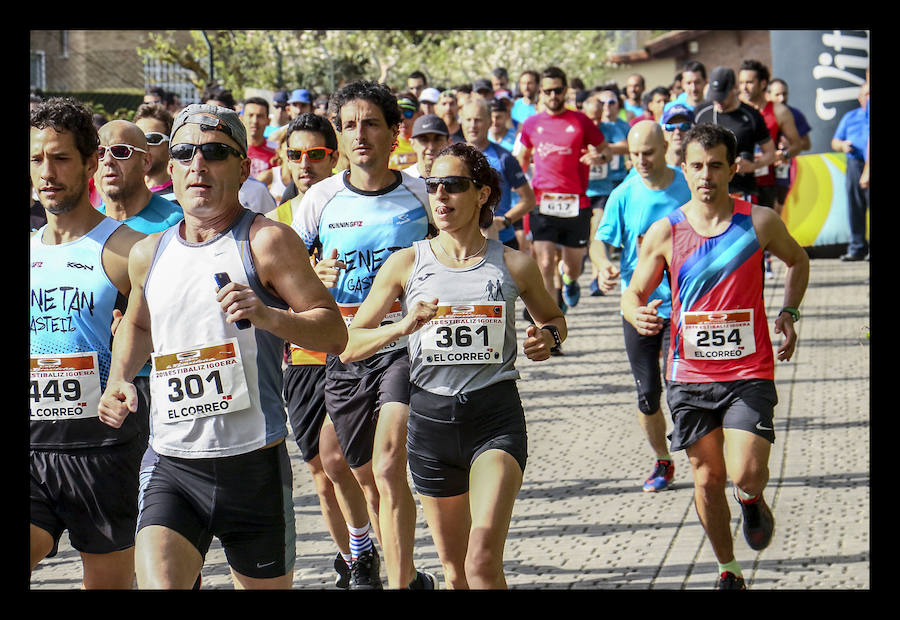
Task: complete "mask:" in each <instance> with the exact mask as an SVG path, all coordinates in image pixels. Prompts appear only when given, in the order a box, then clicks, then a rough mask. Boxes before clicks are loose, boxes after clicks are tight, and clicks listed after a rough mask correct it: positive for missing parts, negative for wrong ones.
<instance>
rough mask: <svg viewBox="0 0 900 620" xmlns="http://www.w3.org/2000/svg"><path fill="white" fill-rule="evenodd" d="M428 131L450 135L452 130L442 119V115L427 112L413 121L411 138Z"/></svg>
mask: <svg viewBox="0 0 900 620" xmlns="http://www.w3.org/2000/svg"><path fill="white" fill-rule="evenodd" d="M426 133H438V134H441V135H442V136H449V135H450V131H449V130H448V129H447V123H445V122H444V121H443V120H441V117H440V116H437V115H435V114H425V115H422V116H420V117H419V118H417V119H416V122H415V123H413V130H412V135H411V136H410V138H417V137H418V136H421V135H424V134H426Z"/></svg>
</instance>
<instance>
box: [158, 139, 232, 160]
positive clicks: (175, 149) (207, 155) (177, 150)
mask: <svg viewBox="0 0 900 620" xmlns="http://www.w3.org/2000/svg"><path fill="white" fill-rule="evenodd" d="M197 149H200V152H201V153H203V158H204V159H207V160H209V161H222V160H224V159H227V158H228V156H229V155H234V156H235V157H237V158H238V159H243V158H244V154H243V153H241V152H240V151H239V150H237V149H236V148H234V147H232V146H229V145H227V144H224V143H222V142H207V143H205V144H187V143H184V142H182V143H179V144H173V145H172V147H171V148H170V149H169V155H170V156H171V157H172V159H174V160H175V161H180V162H189V161H192V160H193V159H194V155H195V154H196V152H197Z"/></svg>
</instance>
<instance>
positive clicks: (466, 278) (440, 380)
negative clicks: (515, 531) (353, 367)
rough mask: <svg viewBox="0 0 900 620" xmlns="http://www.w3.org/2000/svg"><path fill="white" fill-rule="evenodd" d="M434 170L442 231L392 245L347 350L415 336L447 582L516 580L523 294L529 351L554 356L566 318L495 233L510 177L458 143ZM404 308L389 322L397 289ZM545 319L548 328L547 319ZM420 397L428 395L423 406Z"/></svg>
mask: <svg viewBox="0 0 900 620" xmlns="http://www.w3.org/2000/svg"><path fill="white" fill-rule="evenodd" d="M431 174H432V176H431V177H428V178H427V179H426V185H427V187H428V191H429V202H430V206H431V210H432V213H433V215H434V223H435V226H436V227H437V230H438V235H437V236H436V237H434V238H432V239H426V240H424V241H420V242H417V243H416V244H414V245H413V247H410V248H406V249H403V250H399V251H397V252H395V253H394V254H392V255H391V256H390V257H389V258H388V260H387V261H386V262H385V264H384V265H383V266H382V267H381V270H380V271H379V272H378V275H377V277H376V278H375V281H374V283H373V285H372V289H371V291H370V293H369V295H368V296H367V297H366V300H365V302H363V304H362V306H360V308H359V311H358V312H357V314H356V317H355V318H354V319H353V322H352V324H351V325H350V328H349V335H350V336H349V343H348V345H347V348H346V349H345V351H344V353H343V354H342V355H341V359H342V360H343V361H355V360H359V359H365V358H366V357H368V356H370V355H372V354H373V353H375V352H376V351H378V350H379V349H380V348H381V347H382V346H384V345H386V344H388V343H390V342H393V341H395V340H397V339H398V338H399V337H401V336H409V345H408V346H409V352H410V377H411V382H412V386H411V390H412V393H411V398H410V422H409V439H408V451H409V463H410V471H411V472H412V476H413V481H414V484H415V486H416V490H417V492H418V493H419V497H420V501H421V503H422V507H423V509H424V512H425V518H426V520H427V522H428V527H429V529H430V530H431V533H432V536H433V538H434V542H435V545H436V547H437V550H438V554H439V556H440V560H441V564H442V566H443V570H444V579H445V581H446V582H447V586H448V587H450V588H453V589H461V588H505V587H506V579H505V576H504V572H503V549H504V546H505V543H506V535H507V532H508V530H509V522H510V518H511V516H512V511H513V504H514V502H515V498H516V495H517V494H518V492H519V488H520V487H521V484H522V475H523V471H524V468H525V460H526V452H527V449H526V448H527V446H526V438H525V418H524V412H523V411H522V406H521V401H520V400H519V397H518V391H517V390H516V388H515V380H516V379H518V378H519V375H518V372H517V371H516V370H515V366H514V361H515V357H516V334H515V300H516V298H517V297H520V298H521V299H522V300H523V301H524V302H525V306H526V307H527V309H528V312H529V313H530V314H531V316H532V317H533V318H534V320H535V322H536V324H537V325H530V326H529V327H528V328H527V330H526V338H525V340H524V343H523V352H524V354H525V355H526V356H527V357H528V358H529V359H531V360H533V361H541V360H546V359H549V358H550V349H551V348H552V347H554V346H556V344H558V343H559V342H561V341H562V340H564V339H565V337H566V322H565V318H564V316H563V315H562V313H561V311H560V309H559V306H557V304H556V302H555V300H553V299H552V298H551V297H550V295H549V294H548V293H547V290H546V288H545V287H544V284H543V280H542V278H541V274H540V271H539V269H538V267H537V264H536V263H535V262H534V260H533V259H532V258H531V257H530V256H528V255H526V254H523V253H521V252H518V251H516V250H513V249H511V248H508V247H504V246H503V245H502V244H501V243H500V242H498V241H492V240H488V239H486V238H485V236H484V235H483V234H482V230H481V227H480V222H481V221H484V222H486V223H488V224H489V223H490V222H491V221H492V217H493V206H494V205H496V204H497V202H498V201H499V198H500V196H499V194H500V189H499V179H498V177H497V173H496V172H495V171H494V170H493V169H492V168H491V167H490V164H489V163H488V161H487V159H486V158H485V157H484V156H483V155H482V154H481V153H480V152H479V151H478V150H477V149H475V148H474V147H471V146H469V145H466V144H453V145H450V146H448V147H447V148H445V149H444V150H443V151H442V152H441V153H440V154H439V155H438V157H437V159H435V161H434V165H433V166H432V170H431ZM397 298H400V299H402V300H403V304H404V310H405V316H404V318H403V319H402V320H401V321H399V322H397V323H388V324H385V325H381V321H382V319H383V318H384V317H385V315H386V314H387V312H388V311H389V310H390V307H391V304H392V303H393V301H394V300H396V299H397ZM538 326H539V327H538ZM417 404H418V406H417Z"/></svg>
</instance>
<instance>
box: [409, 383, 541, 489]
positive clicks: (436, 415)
mask: <svg viewBox="0 0 900 620" xmlns="http://www.w3.org/2000/svg"><path fill="white" fill-rule="evenodd" d="M411 390H412V391H411V393H410V402H409V426H408V432H407V439H406V449H407V453H408V454H409V470H410V473H411V474H412V480H413V484H414V485H415V487H416V491H417V492H418V493H420V494H422V495H427V496H429V497H452V496H454V495H461V494H463V493H465V492H467V491H468V490H469V469H470V468H471V467H472V463H473V462H474V461H475V459H476V458H477V457H478V456H479V455H480V454H482V453H483V452H485V451H486V450H495V449H496V450H503V451H504V452H506V453H508V454H510V455H511V456H512V457H513V458H514V459H516V461H517V462H518V463H519V467H521V468H522V471H523V472H524V471H525V463H526V461H527V459H528V437H527V434H526V432H525V412H524V410H523V409H522V401H521V400H520V398H519V391H518V388H517V387H516V382H515V381H502V382H500V383H496V384H494V385H491V386H488V387H486V388H483V389H480V390H475V391H473V392H469V393H465V394H458V395H457V396H440V395H438V394H433V393H431V392H428V391H426V390H423V389H421V388H419V387H417V386H412V388H411Z"/></svg>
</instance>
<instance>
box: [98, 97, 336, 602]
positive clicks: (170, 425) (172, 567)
mask: <svg viewBox="0 0 900 620" xmlns="http://www.w3.org/2000/svg"><path fill="white" fill-rule="evenodd" d="M170 144H171V145H172V146H171V147H170V155H171V157H172V159H171V160H170V162H169V172H170V174H171V176H172V180H173V186H174V189H175V193H176V196H177V198H178V202H179V203H180V204H181V206H182V207H183V209H184V213H185V219H184V221H183V222H181V223H179V224H176V225H175V226H173V227H172V228H170V229H168V230H166V231H164V232H162V233H155V234H153V235H151V236H150V237H148V238H147V239H146V240H145V243H141V244H138V245H136V246H135V250H134V251H133V252H132V253H131V256H130V258H129V273H130V276H131V281H132V289H131V296H130V298H129V306H128V310H127V311H126V313H125V316H124V317H123V319H122V322H121V324H120V326H119V328H118V331H117V334H116V341H115V343H114V346H113V360H112V365H111V370H110V381H109V383H108V385H107V389H106V391H105V392H104V395H103V397H102V399H101V406H100V415H101V421H103V422H105V423H107V424H109V425H110V426H113V427H116V426H117V425H119V424H121V423H122V422H123V421H124V420H125V419H126V418H127V416H128V415H130V412H132V411H133V410H134V403H135V396H136V393H135V389H134V386H133V385H132V384H131V383H130V381H131V380H132V378H133V377H134V375H135V373H136V372H137V371H138V369H139V368H140V366H141V365H142V364H143V362H144V361H145V360H146V359H148V358H150V357H151V355H152V357H153V365H154V372H153V375H152V377H151V391H152V392H153V399H152V401H151V445H152V446H153V448H154V450H155V451H156V452H157V453H158V454H159V455H160V460H159V462H158V463H157V465H156V467H155V469H154V472H153V474H152V477H151V478H150V479H149V481H147V482H146V483H145V485H144V486H143V488H142V490H141V512H140V516H139V520H138V533H137V536H136V543H135V545H136V552H135V557H136V572H137V578H138V586H139V587H140V588H155V589H158V588H190V587H191V586H192V584H193V583H194V582H195V580H196V577H197V575H198V574H199V571H200V569H201V567H202V564H203V558H204V555H205V553H206V550H207V549H208V547H209V544H210V541H211V538H212V536H217V537H218V538H219V539H220V540H221V542H222V546H223V548H224V549H225V553H226V556H227V558H228V562H229V565H230V567H231V573H232V579H233V581H234V584H235V587H236V588H277V587H280V588H289V587H290V586H291V584H292V581H293V564H294V545H295V534H294V531H293V530H294V523H293V504H292V501H291V477H290V462H289V460H288V459H287V453H286V447H285V445H284V438H285V436H286V435H287V425H286V415H285V412H284V405H283V401H282V397H281V385H282V377H281V359H282V355H283V346H284V341H289V342H293V343H295V344H298V345H301V346H304V347H308V348H310V349H314V350H318V351H330V352H339V351H341V350H342V349H343V347H344V345H345V343H346V328H345V327H344V323H343V320H342V319H341V317H340V314H339V312H338V309H337V306H336V305H335V303H334V301H333V299H332V298H331V296H330V295H329V294H328V292H327V290H326V289H325V287H324V286H323V285H322V284H321V282H320V281H319V279H318V278H317V277H316V275H315V273H314V272H313V270H312V268H311V266H310V264H309V256H308V254H307V252H306V250H305V248H304V247H303V244H302V243H300V242H299V239H298V238H297V237H296V235H295V233H294V232H293V231H292V230H291V229H290V227H288V226H286V225H284V224H281V223H279V222H275V221H273V220H271V219H269V218H266V217H263V216H259V215H257V214H254V213H253V212H250V211H248V210H246V209H245V208H244V207H242V206H241V204H240V202H239V199H238V192H239V189H240V186H241V183H242V182H243V181H245V180H246V179H247V177H248V175H249V173H250V162H249V160H248V159H247V156H246V152H247V150H246V149H247V142H246V133H245V130H244V128H243V125H242V124H241V122H240V119H239V118H238V117H237V115H236V114H235V113H234V112H233V111H232V110H230V109H227V108H220V107H217V106H210V105H191V106H188V107H187V108H185V109H184V110H183V111H182V112H181V113H180V114H179V116H178V118H176V119H175V124H174V126H173V130H172V136H171V140H170ZM218 272H227V273H228V275H229V276H230V279H231V282H230V283H227V284H226V283H224V282H219V283H218V284H217V282H216V281H215V280H214V274H216V273H218ZM217 286H218V289H217ZM291 309H296V310H297V311H296V312H292V311H291ZM241 321H247V322H249V326H246V327H242V326H241V325H239V322H241ZM151 334H152V335H151ZM225 457H228V458H225ZM210 477H212V478H210ZM189 497H190V498H198V499H197V500H196V506H195V505H194V504H193V503H191V504H189V503H188V502H189V499H188V498H189ZM190 501H191V502H194V501H195V500H190ZM198 512H199V513H202V514H197V513H198ZM249 515H252V516H253V521H254V522H253V524H252V525H247V521H246V519H247V517H248V516H249Z"/></svg>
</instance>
